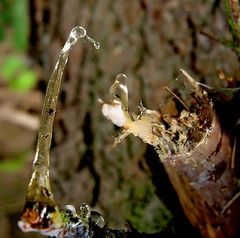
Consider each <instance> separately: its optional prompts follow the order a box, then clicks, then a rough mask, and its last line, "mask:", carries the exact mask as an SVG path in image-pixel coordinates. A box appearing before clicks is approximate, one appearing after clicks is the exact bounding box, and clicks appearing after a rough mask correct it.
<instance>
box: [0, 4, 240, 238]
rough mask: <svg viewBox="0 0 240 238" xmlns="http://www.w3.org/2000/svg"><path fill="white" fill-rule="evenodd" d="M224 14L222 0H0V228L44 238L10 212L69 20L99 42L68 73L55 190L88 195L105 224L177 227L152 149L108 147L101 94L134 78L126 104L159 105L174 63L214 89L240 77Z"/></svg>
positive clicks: (82, 47) (80, 47) (82, 51)
mask: <svg viewBox="0 0 240 238" xmlns="http://www.w3.org/2000/svg"><path fill="white" fill-rule="evenodd" d="M225 12H226V11H225V8H224V4H223V1H221V0H199V1H194V0H181V1H176V0H158V1H154V0H131V1H127V0H126V1H123V0H86V1H82V0H68V1H63V0H29V1H28V0H21V1H19V0H1V1H0V227H1V229H0V237H5V238H12V237H14V238H15V237H16V238H20V237H41V236H40V235H38V234H24V233H22V232H21V231H20V230H19V229H18V227H17V220H18V217H19V214H20V212H21V210H22V208H23V205H24V199H25V196H26V190H27V184H28V182H29V178H30V175H31V165H32V160H33V156H34V150H35V144H36V136H37V132H38V126H39V116H40V113H41V107H42V102H43V98H44V93H45V89H46V85H47V82H48V79H49V77H50V75H51V72H52V70H53V68H54V65H55V62H56V60H57V57H58V54H59V52H60V50H61V48H62V46H63V44H64V42H65V40H66V38H67V36H68V34H69V32H70V31H71V29H72V28H73V27H74V26H76V25H81V26H83V27H85V28H86V30H87V32H88V35H89V36H91V37H92V38H93V39H95V40H97V41H98V42H100V44H101V47H100V49H99V50H96V49H95V48H94V47H93V46H92V44H90V43H89V42H88V41H86V40H83V41H81V42H80V43H78V44H77V45H76V46H75V47H74V49H73V51H72V53H71V55H70V59H69V62H68V66H67V69H66V72H65V74H64V80H63V84H62V89H61V93H60V98H59V104H58V111H57V112H56V120H55V126H54V135H53V143H52V153H51V181H52V188H53V192H54V195H55V198H56V200H57V202H58V203H59V205H60V206H63V205H65V204H73V205H75V206H76V207H77V208H78V207H79V205H80V204H81V203H83V202H86V203H87V204H90V205H91V207H92V208H93V209H96V210H98V211H99V212H101V213H102V214H103V216H104V217H105V219H106V221H107V223H108V224H109V225H110V226H111V227H115V228H121V227H124V224H125V223H126V221H127V220H129V221H130V222H131V224H132V225H133V226H134V227H136V228H137V229H138V230H139V231H143V232H149V233H154V232H158V231H161V230H164V229H171V230H173V231H174V230H175V232H176V233H177V234H180V233H178V232H179V231H178V228H177V227H178V226H179V224H180V221H177V220H176V217H177V214H176V211H179V210H178V209H179V208H178V206H179V204H177V203H176V200H174V199H176V198H173V197H174V193H170V192H169V191H168V190H164V189H166V188H164V181H162V180H167V178H163V177H161V174H160V175H159V181H156V176H155V177H154V178H153V175H152V173H151V165H149V163H148V157H150V156H153V157H154V156H156V155H152V152H149V150H147V149H146V148H147V147H146V145H145V144H143V142H141V141H139V140H138V139H137V138H134V137H132V136H130V137H129V138H127V139H126V140H125V141H124V142H122V143H121V144H120V145H118V146H117V147H116V148H112V143H113V136H114V135H117V134H118V133H119V131H118V129H117V128H115V127H114V126H113V125H112V124H111V123H110V122H109V121H107V120H106V119H104V118H103V116H102V115H101V111H100V106H99V104H98V98H103V99H104V100H106V99H108V90H109V87H110V86H111V84H112V83H113V82H114V78H115V76H116V75H117V74H118V73H125V74H126V75H127V76H128V78H129V81H128V87H129V104H130V110H131V111H133V112H137V106H138V105H139V102H140V100H141V101H142V102H143V104H144V105H145V106H146V107H148V108H151V109H156V108H161V107H162V108H164V106H166V105H164V103H163V101H162V96H161V95H162V91H163V90H162V87H163V86H166V85H169V84H171V83H173V81H174V79H175V78H176V77H178V75H179V69H180V68H184V69H185V70H186V71H187V72H188V73H190V74H191V75H192V76H193V77H194V78H195V79H196V80H198V81H200V82H202V83H206V84H208V85H210V86H214V87H226V86H227V85H229V84H230V83H232V84H234V83H235V82H237V81H238V80H240V74H239V70H240V69H239V61H238V58H237V56H236V54H235V53H234V51H233V50H232V49H230V48H229V47H228V45H227V44H225V43H224V42H226V41H228V40H231V39H232V36H231V33H230V32H229V29H228V25H227V22H226V13H225ZM158 166H160V165H158ZM159 173H160V172H159ZM162 173H164V171H162ZM161 178H162V179H161ZM154 179H155V180H154ZM156 182H159V183H161V182H162V183H163V190H162V191H161V190H158V191H157V192H156V188H155V186H154V183H156ZM167 186H170V185H167ZM166 191H168V192H169V193H168V192H166ZM179 213H181V212H179Z"/></svg>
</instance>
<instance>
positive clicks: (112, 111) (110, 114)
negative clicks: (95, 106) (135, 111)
mask: <svg viewBox="0 0 240 238" xmlns="http://www.w3.org/2000/svg"><path fill="white" fill-rule="evenodd" d="M102 113H103V115H104V116H105V117H106V118H107V119H109V120H111V121H112V123H113V124H115V125H116V126H120V127H122V126H124V124H125V123H126V116H125V114H124V111H123V109H122V106H121V105H120V104H114V105H109V104H106V103H105V104H103V106H102Z"/></svg>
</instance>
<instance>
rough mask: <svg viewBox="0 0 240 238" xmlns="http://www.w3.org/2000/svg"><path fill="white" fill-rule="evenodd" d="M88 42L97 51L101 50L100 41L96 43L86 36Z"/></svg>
mask: <svg viewBox="0 0 240 238" xmlns="http://www.w3.org/2000/svg"><path fill="white" fill-rule="evenodd" d="M86 37H87V40H88V41H90V42H91V43H92V44H93V45H94V47H95V49H96V50H98V49H99V48H100V43H99V42H98V41H95V40H94V39H92V38H91V37H89V36H88V35H86Z"/></svg>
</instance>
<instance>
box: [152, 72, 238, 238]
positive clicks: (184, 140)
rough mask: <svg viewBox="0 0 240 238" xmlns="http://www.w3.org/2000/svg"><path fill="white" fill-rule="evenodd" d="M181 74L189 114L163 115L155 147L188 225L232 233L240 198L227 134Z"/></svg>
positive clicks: (207, 232) (209, 233) (201, 93)
mask: <svg viewBox="0 0 240 238" xmlns="http://www.w3.org/2000/svg"><path fill="white" fill-rule="evenodd" d="M183 74H184V76H185V77H186V80H187V83H188V84H190V86H191V88H190V91H191V92H190V94H191V95H190V96H191V99H190V103H191V106H190V107H189V112H187V111H185V110H183V111H182V112H181V113H180V116H179V117H171V116H169V117H168V119H167V120H166V116H165V117H164V116H163V120H164V134H163V133H162V132H159V131H158V130H155V132H154V130H153V133H156V131H157V132H158V133H159V136H158V138H159V143H158V145H156V146H154V147H155V150H156V151H157V153H158V155H159V158H160V159H161V161H162V162H163V164H164V167H165V169H166V171H167V173H168V176H169V178H170V180H171V182H172V184H173V186H174V188H175V190H176V192H177V194H178V197H179V200H180V202H181V205H182V207H183V209H184V211H185V213H186V215H187V217H188V219H189V220H190V222H191V223H192V225H193V226H194V227H196V228H197V229H198V230H199V231H200V232H201V234H202V235H203V236H204V237H211V238H213V237H218V238H219V237H236V236H237V234H239V220H240V199H239V197H238V196H236V194H237V193H238V191H237V179H236V176H235V174H234V171H233V170H232V169H231V167H230V164H231V158H232V151H233V150H232V145H231V138H230V137H229V135H228V134H227V133H226V132H224V131H223V129H222V128H221V125H220V122H219V120H218V117H217V115H216V113H215V112H214V108H213V104H212V102H211V100H210V99H209V98H208V95H207V92H206V91H205V90H204V89H203V88H202V87H201V86H200V84H198V83H197V82H196V81H194V80H193V79H192V78H191V77H190V76H189V75H188V74H187V73H186V72H184V71H183ZM184 114H185V115H184ZM166 123H167V124H168V125H166ZM154 128H156V127H154ZM234 198H235V199H234Z"/></svg>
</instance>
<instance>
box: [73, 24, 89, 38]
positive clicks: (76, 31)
mask: <svg viewBox="0 0 240 238" xmlns="http://www.w3.org/2000/svg"><path fill="white" fill-rule="evenodd" d="M86 33H87V32H86V30H85V28H83V27H82V26H76V27H74V28H73V29H72V31H71V33H70V37H73V38H75V39H78V38H83V37H84V36H86Z"/></svg>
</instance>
